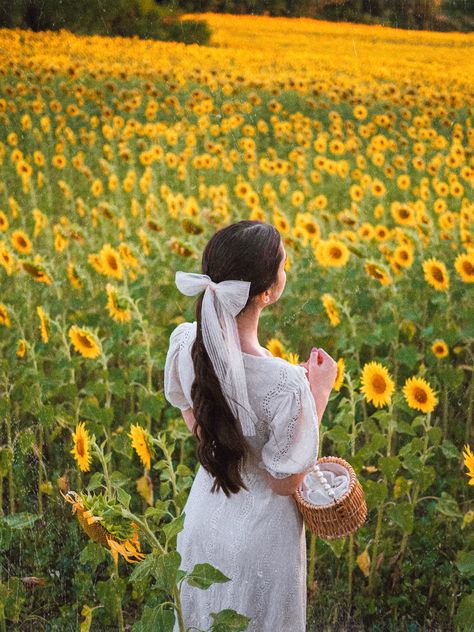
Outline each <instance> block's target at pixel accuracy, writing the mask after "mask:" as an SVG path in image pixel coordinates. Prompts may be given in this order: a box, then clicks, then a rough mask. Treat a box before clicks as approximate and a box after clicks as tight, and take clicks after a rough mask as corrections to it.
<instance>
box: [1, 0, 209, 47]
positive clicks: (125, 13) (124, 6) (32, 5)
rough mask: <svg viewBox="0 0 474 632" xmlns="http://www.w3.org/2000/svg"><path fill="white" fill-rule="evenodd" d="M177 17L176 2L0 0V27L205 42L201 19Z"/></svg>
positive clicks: (206, 31) (205, 29) (205, 28)
mask: <svg viewBox="0 0 474 632" xmlns="http://www.w3.org/2000/svg"><path fill="white" fill-rule="evenodd" d="M179 17H180V11H179V9H178V7H177V3H174V5H173V3H166V4H163V3H156V2H155V0H0V28H22V29H31V30H33V31H58V30H59V29H67V30H68V31H72V32H73V33H77V34H79V35H120V36H122V37H131V36H132V35H137V36H138V37H140V38H142V39H158V40H167V41H178V42H184V43H185V44H192V43H195V44H207V43H208V42H209V38H210V35H211V30H210V28H209V26H208V24H207V22H206V21H205V20H185V21H183V22H181V21H180V20H179Z"/></svg>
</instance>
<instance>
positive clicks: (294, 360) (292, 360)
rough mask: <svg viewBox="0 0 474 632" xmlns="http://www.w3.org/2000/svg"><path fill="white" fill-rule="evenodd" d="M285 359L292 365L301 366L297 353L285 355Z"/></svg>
mask: <svg viewBox="0 0 474 632" xmlns="http://www.w3.org/2000/svg"><path fill="white" fill-rule="evenodd" d="M283 357H284V359H285V360H286V361H287V362H289V363H290V364H299V362H298V360H299V359H300V356H299V355H298V354H297V353H290V352H289V353H285V354H284V356H283Z"/></svg>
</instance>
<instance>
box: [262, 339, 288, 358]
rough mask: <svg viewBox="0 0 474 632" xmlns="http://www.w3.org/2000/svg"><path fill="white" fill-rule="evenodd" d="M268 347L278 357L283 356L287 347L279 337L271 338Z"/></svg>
mask: <svg viewBox="0 0 474 632" xmlns="http://www.w3.org/2000/svg"><path fill="white" fill-rule="evenodd" d="M266 349H268V351H270V353H271V354H272V355H273V356H275V357H276V358H283V354H284V353H285V348H284V346H283V344H282V343H281V342H280V341H279V340H278V338H271V339H270V340H269V341H268V342H267V345H266Z"/></svg>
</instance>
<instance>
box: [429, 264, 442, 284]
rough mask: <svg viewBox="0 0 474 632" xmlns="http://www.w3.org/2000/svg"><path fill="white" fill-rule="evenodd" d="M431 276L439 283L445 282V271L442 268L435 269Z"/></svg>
mask: <svg viewBox="0 0 474 632" xmlns="http://www.w3.org/2000/svg"><path fill="white" fill-rule="evenodd" d="M431 274H432V275H433V277H434V278H435V279H436V281H439V282H440V283H441V282H442V281H444V276H443V271H442V270H441V269H440V268H437V267H436V266H435V267H433V269H432V270H431Z"/></svg>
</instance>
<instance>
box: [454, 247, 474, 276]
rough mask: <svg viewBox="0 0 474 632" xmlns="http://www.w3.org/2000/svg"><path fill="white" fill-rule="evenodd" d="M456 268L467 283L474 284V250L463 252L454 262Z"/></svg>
mask: <svg viewBox="0 0 474 632" xmlns="http://www.w3.org/2000/svg"><path fill="white" fill-rule="evenodd" d="M454 268H455V269H456V272H457V273H458V274H459V276H460V277H461V279H462V280H463V281H464V282H465V283H473V282H474V250H470V251H469V252H462V253H461V254H459V255H458V256H457V257H456V259H455V261H454Z"/></svg>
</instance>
